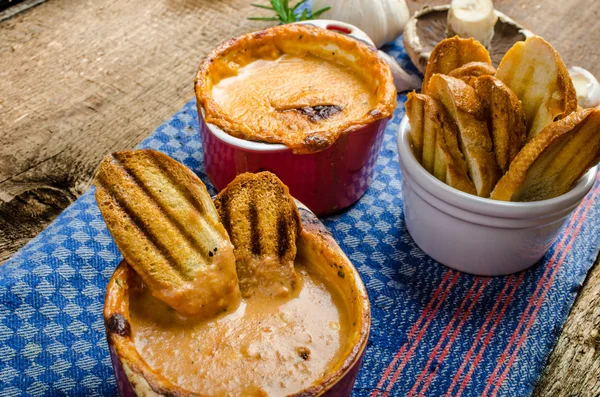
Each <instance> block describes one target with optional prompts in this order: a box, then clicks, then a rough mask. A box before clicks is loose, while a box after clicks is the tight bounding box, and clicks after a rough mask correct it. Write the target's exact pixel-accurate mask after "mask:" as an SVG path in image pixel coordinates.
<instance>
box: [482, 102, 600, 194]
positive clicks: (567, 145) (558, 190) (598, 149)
mask: <svg viewBox="0 0 600 397" xmlns="http://www.w3.org/2000/svg"><path fill="white" fill-rule="evenodd" d="M598 161H600V110H598V109H585V110H581V111H579V112H576V113H572V114H571V115H569V116H567V117H565V118H564V119H561V120H559V121H557V122H554V123H552V124H550V125H549V126H548V127H546V128H545V129H544V130H542V131H541V132H540V133H539V134H537V135H536V136H535V137H534V138H533V139H532V140H531V141H529V143H527V144H526V145H525V147H523V149H522V150H521V152H519V154H518V155H517V157H515V159H514V161H513V162H512V163H511V165H510V168H509V170H508V172H507V173H506V174H505V175H504V176H503V177H502V178H501V179H500V181H499V182H498V184H497V185H496V187H495V188H494V191H493V192H492V195H491V198H493V199H497V200H505V201H536V200H545V199H548V198H552V197H556V196H559V195H561V194H564V193H566V192H567V191H569V190H570V189H571V188H572V187H573V185H574V184H575V183H576V182H577V181H578V180H579V179H580V178H581V177H582V176H583V175H584V174H585V173H586V172H587V171H588V170H589V169H590V168H591V167H593V166H594V165H595V164H597V163H598Z"/></svg>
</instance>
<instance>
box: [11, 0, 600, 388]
mask: <svg viewBox="0 0 600 397" xmlns="http://www.w3.org/2000/svg"><path fill="white" fill-rule="evenodd" d="M257 1H258V0H257ZM263 2H264V1H263ZM249 3H250V1H249V0H223V1H216V0H204V1H200V0H197V1H192V0H188V1H186V0H162V1H161V0H158V1H152V2H148V1H144V0H129V1H119V0H96V1H93V2H92V1H87V2H83V1H76V0H51V1H48V2H46V3H43V4H42V5H39V6H37V7H35V8H32V9H29V10H28V11H25V12H23V13H21V14H18V15H16V16H13V17H12V18H9V19H7V20H5V21H2V22H0V262H2V261H4V260H6V259H7V258H9V257H10V256H11V255H12V254H13V253H14V252H15V251H16V250H18V249H19V248H20V247H21V246H23V245H24V244H25V243H26V242H27V241H29V239H31V238H32V237H34V236H35V235H36V234H37V233H38V232H40V231H41V230H42V229H43V228H44V227H45V226H46V225H47V224H48V223H49V222H50V221H52V219H54V217H56V215H58V214H59V213H60V212H61V211H62V210H63V209H65V208H66V207H67V206H68V205H69V204H70V203H71V202H73V200H75V199H76V198H77V197H78V196H79V195H80V194H82V193H83V192H84V191H85V190H86V189H87V188H88V187H89V186H90V183H91V179H92V175H93V173H94V170H95V168H96V166H97V164H98V162H99V161H100V159H101V158H102V157H103V156H104V155H105V154H106V153H109V152H112V151H116V150H122V149H127V148H131V147H134V146H135V145H136V144H138V143H139V142H140V141H141V140H142V139H143V138H144V137H146V136H147V135H148V134H149V133H150V132H152V131H153V130H154V128H156V127H157V126H158V125H159V124H161V122H163V121H164V120H166V119H167V118H168V117H169V116H170V115H172V114H173V113H174V112H175V111H177V110H178V109H179V108H180V107H181V106H182V105H183V104H185V103H186V102H187V101H188V100H189V99H190V98H192V95H193V89H192V88H193V76H194V74H195V71H196V67H197V65H198V63H199V62H200V60H201V59H202V57H203V56H204V55H205V54H206V53H207V52H208V51H209V50H211V49H212V48H213V47H214V46H215V45H217V44H218V43H220V42H221V41H223V40H225V39H227V38H230V37H233V36H236V35H238V34H241V33H244V32H248V31H251V30H257V29H259V28H261V27H264V26H266V25H264V24H263V23H260V22H251V21H248V20H246V19H245V18H246V16H248V15H251V14H256V13H257V10H256V9H252V8H251V7H250V5H249ZM426 3H428V4H438V3H444V2H441V1H435V2H431V1H429V2H426V1H409V7H410V8H411V12H414V11H415V10H417V9H420V8H421V7H422V5H424V4H426ZM495 5H496V8H498V9H499V10H501V11H503V12H504V13H506V14H508V15H510V16H512V17H513V18H514V19H516V20H517V21H520V22H521V23H523V24H524V25H525V26H526V27H528V28H529V29H530V30H532V31H533V32H536V33H537V34H540V35H542V36H544V37H545V38H546V39H547V40H549V41H550V42H552V43H553V45H554V46H555V47H556V48H557V49H558V51H559V52H560V53H561V54H562V56H563V58H564V59H565V60H566V62H567V64H568V65H579V66H582V67H584V68H586V69H588V70H590V71H591V72H592V73H594V74H595V75H596V76H600V51H599V50H598V41H599V40H600V1H597V0H594V1H588V0H547V1H539V0H538V1H531V0H518V1H501V0H496V2H495ZM599 329H600V266H599V265H598V263H597V262H596V265H595V266H594V268H593V269H592V271H591V272H590V274H589V275H588V278H587V281H586V283H585V284H584V286H583V288H582V290H581V291H580V293H579V297H578V299H577V302H576V303H575V305H574V306H573V309H572V311H571V314H570V316H569V318H568V320H567V323H566V324H565V327H564V329H563V331H562V334H561V336H560V339H559V341H558V344H557V346H556V348H555V349H554V352H553V353H552V356H551V357H550V360H549V363H548V365H547V368H546V370H545V372H544V375H543V377H542V379H541V380H540V382H539V384H538V385H537V388H536V390H535V393H534V394H535V395H536V396H598V395H600V355H599V352H600V337H599V336H598V330H599Z"/></svg>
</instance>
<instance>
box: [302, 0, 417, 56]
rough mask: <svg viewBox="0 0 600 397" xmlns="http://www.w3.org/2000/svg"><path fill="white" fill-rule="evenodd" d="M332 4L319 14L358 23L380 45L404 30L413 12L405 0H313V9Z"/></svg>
mask: <svg viewBox="0 0 600 397" xmlns="http://www.w3.org/2000/svg"><path fill="white" fill-rule="evenodd" d="M327 6H329V7H331V9H329V10H328V11H326V12H324V13H323V14H322V15H321V16H320V17H322V18H327V19H334V20H338V21H342V22H347V23H349V24H352V25H355V26H357V27H358V28H359V29H361V30H362V31H364V32H365V33H366V34H367V35H368V36H369V37H370V38H371V39H373V41H374V42H375V45H376V46H377V47H378V48H379V47H381V46H382V45H384V44H385V43H388V42H390V41H394V40H396V39H397V38H398V36H400V35H401V34H402V31H403V30H404V26H405V25H406V22H407V21H408V19H409V18H410V13H409V10H408V6H407V5H406V1H405V0H312V9H313V10H318V9H321V8H323V7H327Z"/></svg>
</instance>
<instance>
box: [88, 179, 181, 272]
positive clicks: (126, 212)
mask: <svg viewBox="0 0 600 397" xmlns="http://www.w3.org/2000/svg"><path fill="white" fill-rule="evenodd" d="M96 190H97V192H99V193H100V195H102V196H105V200H106V201H105V204H104V205H106V206H107V207H110V208H111V209H114V211H115V212H117V213H120V214H121V216H122V217H123V218H124V219H125V223H130V224H131V226H132V227H133V228H134V229H135V231H131V233H136V232H137V233H138V234H139V239H140V240H145V241H147V242H148V245H149V246H150V247H152V248H154V251H155V252H152V255H155V256H161V257H162V258H160V259H162V260H165V261H168V262H172V263H177V261H176V260H175V258H174V257H173V255H172V254H171V251H170V250H169V247H168V246H166V245H164V244H162V243H161V241H160V239H158V238H157V237H156V235H155V234H154V233H153V232H152V231H151V230H148V229H147V228H146V227H145V226H144V221H143V220H142V218H141V217H140V216H138V215H139V214H137V213H136V211H135V210H133V209H132V208H131V206H130V205H128V202H127V200H124V199H123V198H122V196H121V195H120V194H119V191H118V190H117V189H115V188H114V187H113V186H111V184H110V183H109V182H107V181H106V180H105V177H104V175H103V174H99V175H98V176H97V178H96ZM105 220H106V222H107V223H109V224H108V226H109V229H110V228H111V226H112V227H119V226H120V225H117V224H116V223H117V222H111V219H110V218H108V217H106V216H105ZM113 225H114V226H113ZM129 227H130V226H129V225H128V226H126V229H128V228H129ZM128 231H129V230H128ZM117 245H119V244H117ZM150 247H144V251H146V252H147V251H149V250H150V249H151V248H150ZM119 250H121V248H120V247H119ZM149 264H150V265H151V263H149ZM180 271H181V269H180ZM151 272H152V269H151ZM169 276H170V277H169V278H170V279H171V280H172V281H173V282H175V283H178V284H179V280H178V275H177V274H173V275H169Z"/></svg>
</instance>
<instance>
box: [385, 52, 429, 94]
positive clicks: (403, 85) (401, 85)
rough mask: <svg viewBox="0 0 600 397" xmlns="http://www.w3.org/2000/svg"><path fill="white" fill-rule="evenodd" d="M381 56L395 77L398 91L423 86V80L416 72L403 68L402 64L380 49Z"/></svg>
mask: <svg viewBox="0 0 600 397" xmlns="http://www.w3.org/2000/svg"><path fill="white" fill-rule="evenodd" d="M379 57H380V58H381V59H383V60H384V61H385V63H387V64H388V66H389V67H390V70H391V71H392V77H393V78H394V84H395V85H396V90H397V91H398V92H404V91H411V90H416V89H418V88H421V84H423V81H422V80H421V79H420V78H419V77H418V76H415V75H414V74H410V73H408V72H407V71H406V70H404V69H402V66H400V65H399V64H398V62H397V61H396V60H395V59H394V58H392V57H391V56H390V55H388V54H386V53H385V52H383V51H379Z"/></svg>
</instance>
